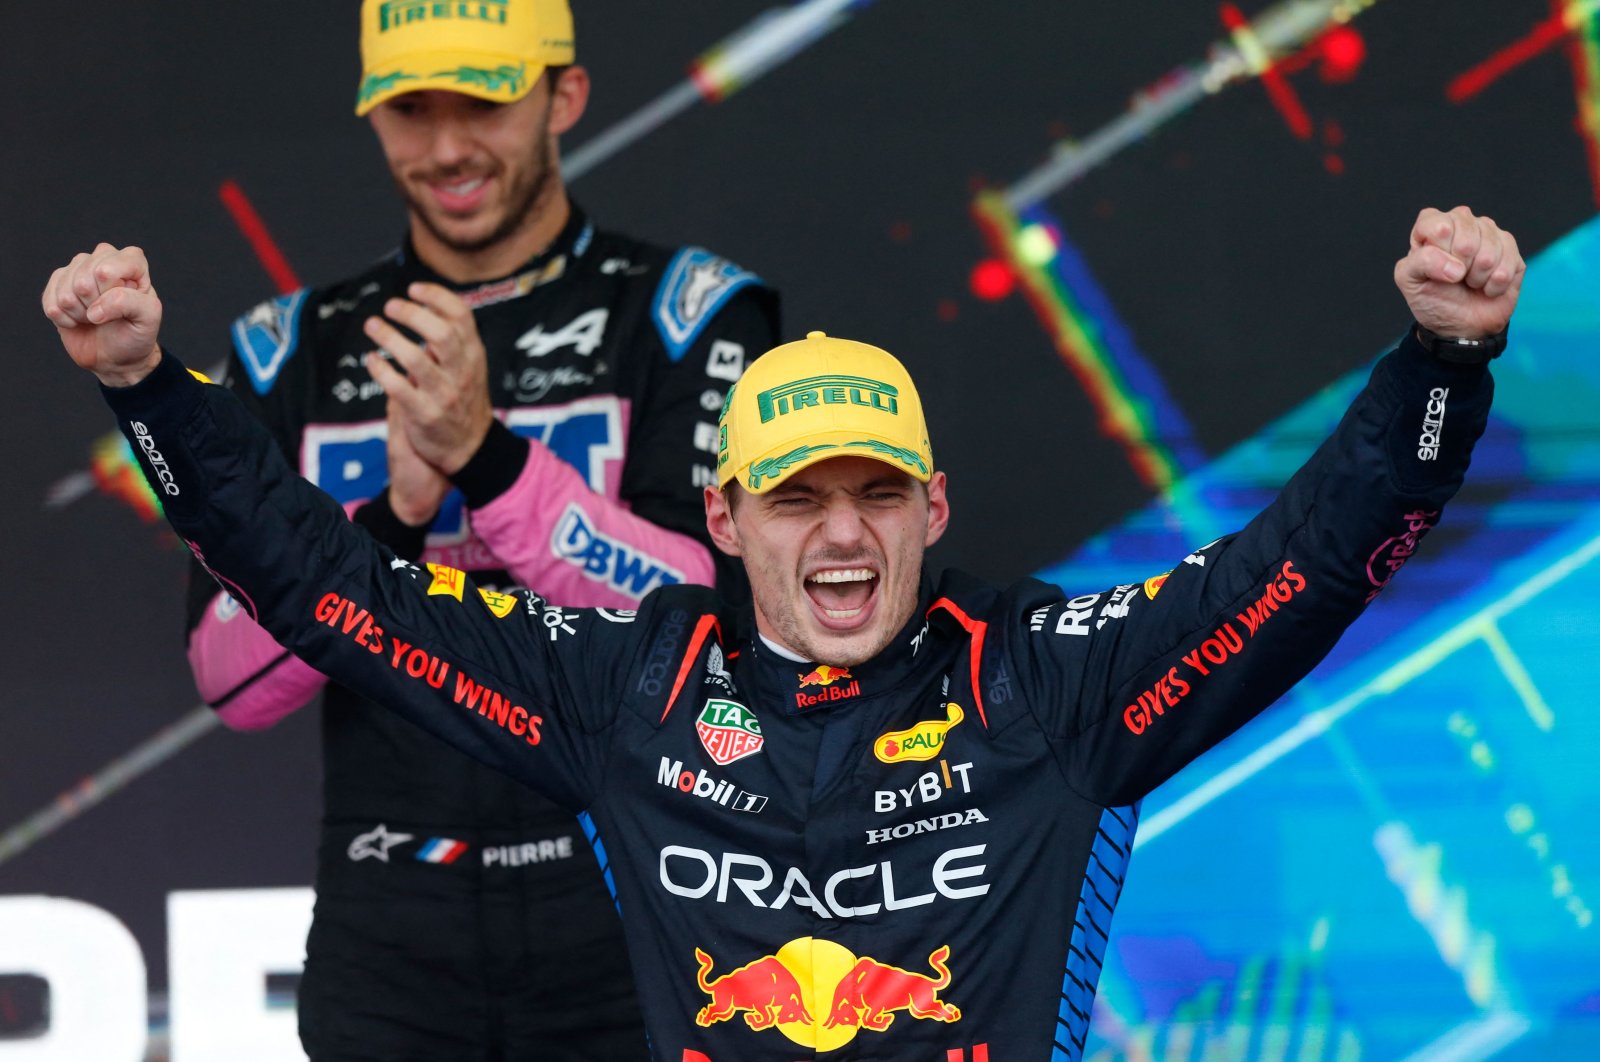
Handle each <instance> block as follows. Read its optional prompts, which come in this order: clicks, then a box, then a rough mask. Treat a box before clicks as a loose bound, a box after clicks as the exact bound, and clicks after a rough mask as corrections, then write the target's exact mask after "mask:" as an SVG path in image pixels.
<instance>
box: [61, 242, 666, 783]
mask: <svg viewBox="0 0 1600 1062" xmlns="http://www.w3.org/2000/svg"><path fill="white" fill-rule="evenodd" d="M44 308H45V313H46V315H47V316H48V317H49V318H50V319H51V321H52V322H53V323H54V324H55V325H56V327H57V329H58V330H59V332H60V334H61V339H62V342H63V345H64V346H65V347H66V348H67V351H68V353H69V354H70V355H71V357H72V359H73V361H74V362H75V363H77V364H78V365H79V366H81V367H83V368H85V369H88V370H90V371H91V372H93V373H94V374H95V375H96V377H98V378H99V379H100V381H101V383H102V385H104V387H105V391H104V394H105V397H106V401H107V403H108V404H109V405H110V406H111V407H112V409H113V410H114V411H115V412H116V413H117V415H118V419H119V422H120V423H121V425H122V428H123V430H124V433H125V434H127V436H128V437H129V439H130V441H131V442H132V444H133V447H134V450H135V452H136V453H138V455H139V458H140V462H141V465H142V467H143V469H144V471H145V473H146V476H147V477H148V478H149V479H150V481H151V483H152V484H153V485H155V487H156V489H157V490H159V491H161V492H162V494H163V501H164V504H165V509H166V513H167V516H168V519H169V520H170V521H171V523H172V525H173V528H174V529H175V530H176V531H177V532H178V534H179V536H180V537H181V538H182V539H183V540H184V541H185V542H186V543H187V544H188V545H189V547H190V550H191V552H193V553H194V555H195V557H196V558H197V560H198V561H199V562H200V563H201V564H203V565H205V566H206V568H207V570H209V571H210V572H211V573H212V574H213V576H215V577H216V578H217V580H218V582H219V583H220V584H221V585H222V586H223V587H224V588H225V589H227V590H228V591H229V592H230V593H231V594H232V595H233V597H234V598H235V599H236V600H237V601H238V602H239V604H240V607H241V608H242V609H243V610H244V611H245V612H246V613H247V614H249V615H250V616H251V617H252V618H254V619H256V620H257V621H258V622H260V623H261V625H262V626H263V627H264V628H265V629H266V631H267V632H268V633H270V634H271V635H272V636H273V637H274V638H275V639H277V640H278V641H279V642H280V643H281V644H283V645H284V646H286V647H287V648H289V649H291V650H292V651H293V652H295V653H296V654H297V655H299V656H300V657H301V658H302V659H304V660H306V661H307V662H308V663H310V664H312V665H314V666H315V667H317V668H318V669H319V670H321V671H323V672H325V673H327V674H328V675H329V676H330V677H333V678H335V679H337V680H338V681H340V682H343V683H345V684H346V685H348V686H350V687H351V688H352V689H355V690H357V691H358V692H360V693H362V694H363V695H365V696H367V697H369V698H371V699H372V700H374V701H377V702H379V703H381V704H384V705H386V706H388V707H390V708H392V709H394V710H396V711H398V712H400V713H401V714H403V715H405V716H406V717H407V718H409V719H411V720H412V721H414V722H416V723H418V724H419V725H421V726H423V727H424V728H426V729H428V730H430V731H432V732H433V733H435V734H436V735H438V736H439V737H441V738H443V739H444V740H446V741H448V742H450V743H451V744H453V745H455V746H457V747H458V748H461V749H462V750H464V751H466V752H468V753H469V754H471V755H473V756H475V757H477V758H479V759H481V760H483V761H484V762H486V763H488V764H490V765H491V766H494V767H496V768H498V769H500V770H503V771H506V772H507V773H510V774H512V775H513V776H515V777H517V778H519V779H520V780H522V781H524V782H526V783H527V784H529V785H530V786H533V787H535V788H537V789H539V790H541V791H542V792H544V793H546V794H547V795H549V796H550V797H552V798H553V799H555V800H557V801H558V802H560V803H563V804H565V805H566V806H568V807H570V808H572V809H574V810H577V809H581V808H582V807H584V806H585V805H586V804H587V802H588V800H589V797H590V795H591V789H590V786H591V782H590V779H592V778H593V777H594V772H595V767H596V764H597V763H598V761H599V759H600V757H601V756H602V755H603V750H602V748H601V745H600V741H601V738H600V737H598V736H597V734H598V733H599V732H601V731H603V729H604V728H605V726H606V725H607V724H608V723H609V721H610V719H609V717H608V715H607V712H608V708H607V707H606V706H607V705H611V704H614V703H615V698H614V697H611V696H609V695H608V694H609V691H610V689H611V687H612V686H613V685H614V684H615V683H616V682H617V681H620V679H621V678H622V675H623V673H625V672H626V671H627V667H626V666H623V667H618V666H617V662H618V661H619V660H623V661H631V660H632V657H633V655H634V650H635V648H636V647H635V646H634V645H633V643H632V640H631V638H630V637H629V634H630V633H631V632H630V625H622V624H611V623H605V622H599V623H595V622H589V620H590V619H591V617H589V616H586V615H585V614H583V613H578V612H563V613H561V617H560V618H561V621H562V622H561V623H559V624H552V623H551V622H550V619H551V614H552V613H551V606H547V605H546V604H545V603H544V602H543V601H542V600H540V599H539V598H537V597H534V596H532V595H529V594H519V595H514V596H513V595H499V594H489V593H479V592H478V591H477V590H476V589H475V588H474V587H473V586H472V584H471V583H470V582H469V581H467V580H466V579H465V578H464V577H463V576H462V575H461V573H459V572H455V571H453V570H451V569H447V568H437V567H431V566H430V567H429V568H426V569H424V568H419V567H417V566H416V565H413V564H410V563H409V562H406V561H405V560H403V559H400V558H397V557H396V556H395V555H394V554H393V553H392V552H390V551H388V550H385V549H382V548H380V547H379V546H377V545H376V544H375V543H374V542H373V540H372V539H371V537H370V536H369V535H368V534H367V533H366V532H365V531H363V530H361V529H360V528H358V527H356V526H355V525H353V524H351V523H350V521H349V520H347V519H346V517H345V514H344V511H343V510H342V509H341V508H340V507H339V505H338V504H337V503H335V502H334V501H333V500H332V499H331V498H329V497H328V496H327V495H325V494H323V493H322V492H321V491H319V490H317V489H316V488H315V487H312V486H311V485H310V484H308V483H306V482H305V481H304V480H302V479H301V478H300V477H299V476H298V475H296V474H294V472H293V471H292V470H290V469H289V467H288V466H287V464H286V463H285V462H284V460H283V458H282V456H281V455H280V454H279V452H278V448H277V446H276V445H275V444H274V443H273V441H272V439H271V437H270V436H269V435H268V434H267V432H266V430H265V429H264V428H262V427H261V426H260V425H259V424H257V423H256V422H255V420H254V419H253V418H252V417H251V416H250V415H249V414H248V413H247V412H246V411H245V410H244V409H243V407H242V406H240V404H239V403H238V401H237V400H236V399H235V398H234V397H233V396H232V395H231V394H229V393H228V392H227V391H226V390H224V389H222V388H219V387H215V386H211V385H208V384H204V383H201V382H200V381H199V380H198V379H197V378H194V377H192V376H191V374H189V373H187V372H185V371H184V370H183V368H182V366H181V365H180V364H179V363H178V362H177V361H176V359H174V358H171V357H170V356H166V355H164V354H163V353H162V351H161V349H160V348H159V346H157V344H156V337H157V332H158V330H159V326H160V320H161V304H160V300H159V298H158V297H157V296H156V293H155V289H154V287H153V286H152V284H151V282H150V274H149V269H148V266H147V264H146V262H145V259H144V255H143V254H142V253H141V252H139V251H138V250H137V249H136V248H128V249H124V250H117V249H116V248H112V247H110V246H109V245H105V244H102V245H100V246H99V247H98V248H97V249H96V251H95V252H94V253H93V254H91V255H80V256H78V257H77V258H75V259H74V260H73V262H72V263H71V264H69V265H68V266H66V267H63V268H62V269H59V270H57V271H56V273H55V274H54V275H53V276H52V277H51V280H50V284H49V286H48V287H47V288H46V290H45V294H44ZM601 661H604V666H602V665H601V663H600V662H601Z"/></svg>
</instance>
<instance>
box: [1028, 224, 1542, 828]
mask: <svg viewBox="0 0 1600 1062" xmlns="http://www.w3.org/2000/svg"><path fill="white" fill-rule="evenodd" d="M1410 244H1411V245H1410V249H1409V251H1408V253H1407V254H1406V256H1405V257H1404V258H1402V259H1401V260H1400V261H1399V262H1398V263H1397V264H1396V266H1395V281H1396V284H1397V286H1398V287H1399V288H1400V290H1401V293H1402V294H1403V295H1404V296H1405V298H1406V302H1407V304H1408V305H1409V306H1410V308H1411V312H1412V314H1413V316H1414V317H1415V318H1416V321H1417V324H1418V325H1420V326H1421V328H1422V329H1424V330H1425V331H1426V333H1428V334H1431V337H1429V338H1431V341H1432V343H1433V346H1434V349H1433V350H1432V351H1430V350H1428V349H1425V347H1424V345H1423V343H1422V342H1421V341H1419V338H1418V333H1417V331H1416V329H1415V328H1413V330H1412V331H1410V332H1409V333H1408V334H1407V336H1406V338H1405V339H1404V340H1403V341H1402V342H1401V344H1400V346H1399V347H1398V349H1396V350H1395V351H1394V352H1393V353H1391V354H1389V355H1388V356H1387V357H1385V358H1384V359H1383V360H1382V361H1381V362H1379V364H1378V366H1377V367H1376V369H1374V371H1373V373H1372V378H1371V380H1370V381H1369V383H1368V385H1367V387H1366V389H1365V390H1364V391H1362V392H1361V394H1360V395H1359V396H1358V397H1357V398H1356V400H1355V402H1354V403H1353V404H1352V406H1351V408H1350V410H1349V411H1348V412H1347V413H1346V414H1345V416H1344V418H1343V419H1342V420H1341V421H1340V423H1339V426H1338V428H1337V429H1336V431H1335V432H1334V434H1333V436H1332V437H1331V438H1330V439H1328V440H1327V441H1326V442H1325V443H1323V445H1322V446H1321V447H1320V448H1319V449H1318V450H1317V451H1316V453H1315V454H1314V455H1313V456H1312V457H1311V459H1310V460H1309V461H1308V462H1307V463H1306V465H1305V466H1304V467H1303V468H1301V469H1300V470H1299V471H1298V472H1297V473H1296V474H1295V475H1294V476H1293V478H1291V479H1290V481H1289V483H1288V484H1287V485H1286V486H1285V487H1284V488H1283V491H1282V492H1281V493H1280V494H1279V496H1278V498H1277V499H1276V500H1275V501H1274V502H1273V503H1272V504H1271V505H1270V506H1268V508H1267V509H1266V510H1265V511H1263V512H1262V513H1261V514H1260V515H1259V516H1257V517H1256V518H1255V519H1254V520H1252V521H1251V522H1250V524H1249V525H1248V526H1246V527H1245V528H1244V529H1243V530H1242V531H1240V532H1239V533H1238V534H1236V535H1230V536H1228V537H1226V538H1223V539H1220V540H1219V541H1217V542H1214V543H1212V544H1210V545H1208V546H1205V547H1203V548H1200V549H1197V550H1195V551H1194V552H1193V553H1191V554H1190V555H1189V556H1187V557H1185V558H1182V559H1181V560H1180V562H1179V563H1178V564H1177V565H1176V566H1175V567H1174V568H1173V569H1172V571H1171V572H1170V573H1168V574H1167V575H1165V576H1158V577H1155V578H1152V579H1150V580H1148V581H1147V582H1145V583H1144V584H1143V585H1135V586H1128V587H1120V588H1118V589H1117V590H1115V591H1107V592H1105V593H1102V594H1097V595H1084V596H1083V597H1080V598H1073V599H1069V600H1066V601H1061V602H1058V603H1056V604H1053V605H1049V606H1044V607H1040V608H1039V609H1038V611H1037V612H1036V613H1035V614H1034V615H1033V616H1031V617H1027V618H1023V619H1022V620H1021V622H1024V623H1026V625H1027V629H1028V630H1029V633H1028V634H1027V635H1026V636H1025V638H1024V639H1023V644H1024V646H1025V647H1024V648H1023V649H1022V650H1021V653H1022V656H1023V659H1022V660H1021V661H1019V664H1020V670H1022V671H1023V673H1024V674H1027V675H1029V676H1030V681H1031V682H1032V683H1033V684H1034V687H1035V689H1036V691H1037V695H1036V697H1035V703H1037V704H1039V705H1041V708H1040V715H1041V723H1042V724H1043V725H1044V726H1045V728H1046V730H1047V732H1048V733H1050V735H1051V737H1052V740H1053V742H1054V744H1055V747H1056V750H1057V755H1058V757H1059V759H1060V761H1061V763H1062V766H1063V769H1064V772H1065V774H1066V776H1067V778H1068V780H1069V782H1070V783H1071V784H1072V785H1073V786H1074V787H1075V788H1077V789H1078V791H1079V792H1080V793H1081V794H1083V795H1084V796H1086V797H1089V798H1091V799H1094V800H1096V801H1099V802H1102V803H1105V804H1108V805H1116V804H1125V803H1130V802H1132V801H1134V800H1137V799H1138V798H1140V797H1141V796H1143V795H1144V794H1145V793H1147V792H1149V790H1150V789H1152V788H1154V787H1155V786H1156V785H1158V784H1159V783H1160V782H1162V781H1164V780H1165V779H1167V778H1168V777H1170V776H1171V775H1172V774H1174V773H1175V772H1177V771H1178V770H1179V769H1180V768H1181V767H1183V766H1184V765H1185V764H1187V763H1188V762H1189V761H1190V760H1192V759H1194V758H1195V757H1196V756H1198V755H1199V754H1200V753H1202V752H1204V751H1205V750H1206V749H1208V748H1210V747H1211V746H1212V745H1215V744H1216V743H1217V742H1219V741H1221V740H1222V739H1223V738H1224V737H1226V736H1227V735H1229V734H1231V733H1232V732H1233V731H1235V730H1237V729H1238V728H1239V727H1240V726H1242V725H1243V724H1244V723H1245V722H1247V721H1248V720H1249V719H1251V718H1252V717H1253V716H1255V715H1256V714H1257V713H1259V712H1260V711H1262V710H1263V709H1264V708H1266V707H1267V706H1268V705H1270V704H1271V703H1272V702H1273V701H1275V700H1277V699H1278V698H1279V697H1280V696H1282V695H1283V693H1284V692H1286V691H1287V690H1288V689H1289V688H1290V687H1291V686H1293V685H1294V684H1295V683H1296V682H1298V681H1299V680H1300V679H1301V678H1302V677H1303V676H1304V675H1305V674H1306V673H1307V672H1309V671H1310V670H1311V669H1312V668H1313V667H1314V666H1315V665H1316V664H1317V663H1318V661H1320V660H1321V659H1322V658H1323V657H1324V656H1325V655H1326V654H1327V652H1328V651H1329V649H1331V648H1332V646H1333V645H1334V643H1335V642H1336V641H1337V640H1338V638H1339V637H1340V636H1341V634H1342V633H1343V632H1344V630H1345V628H1346V627H1348V626H1349V624H1350V623H1351V622H1352V621H1353V620H1354V619H1355V618H1356V617H1357V616H1358V615H1360V613H1361V611H1362V610H1363V609H1364V608H1365V607H1366V605H1367V603H1368V602H1370V601H1371V600H1372V599H1373V597H1375V596H1376V594H1377V592H1378V591H1379V590H1380V589H1381V588H1382V587H1383V586H1384V585H1386V584H1387V582H1388V580H1389V578H1390V576H1391V575H1393V573H1394V570H1395V569H1396V568H1398V567H1399V566H1400V564H1402V563H1403V562H1404V560H1405V558H1406V557H1408V556H1410V554H1411V553H1412V552H1413V551H1414V549H1415V548H1416V545H1417V542H1418V540H1420V539H1421V538H1422V537H1423V536H1424V535H1426V534H1427V532H1428V531H1429V530H1430V529H1431V528H1432V527H1433V526H1434V525H1435V524H1437V523H1438V521H1439V517H1440V513H1441V511H1442V510H1443V508H1444V506H1445V504H1446V502H1448V501H1449V499H1450V498H1451V496H1452V495H1454V494H1455V492H1456V490H1457V489H1458V488H1459V487H1460V485H1461V482H1462V478H1463V476H1464V475H1465V473H1466V470H1467V465H1468V462H1469V460H1470V457H1471V453H1472V447H1473V444H1474V443H1475V442H1476V441H1477V439H1478V437H1479V435H1481V434H1482V432H1483V429H1484V426H1485V424H1486V423H1487V420H1488V414H1489V404H1490V400H1491V398H1492V396H1493V390H1494V387H1493V381H1492V379H1491V378H1490V376H1489V374H1488V372H1487V365H1486V362H1487V349H1488V348H1489V347H1493V346H1494V344H1495V342H1497V341H1503V337H1501V336H1500V334H1501V333H1503V332H1504V331H1505V328H1506V325H1507V323H1508V322H1509V320H1510V317H1511V312H1512V309H1513V308H1514V307H1515V305H1516V300H1517V295H1518V293H1519V291H1520V288H1521V283H1522V273H1523V262H1522V258H1521V256H1520V254H1519V253H1518V252H1517V246H1516V242H1515V241H1514V240H1513V239H1512V238H1511V236H1510V234H1508V233H1505V232H1503V231H1502V230H1500V229H1499V227H1498V226H1496V225H1495V224H1494V222H1492V221H1490V220H1489V219H1487V218H1478V217H1475V216H1473V215H1472V214H1471V213H1470V212H1469V211H1467V210H1466V209H1465V208H1457V209H1456V210H1453V211H1450V212H1449V213H1443V212H1440V211H1437V210H1425V211H1423V212H1422V213H1421V215H1419V217H1418V219H1417V222H1416V224H1415V226H1414V227H1413V229H1412V232H1411V240H1410ZM1452 341H1466V342H1464V343H1463V342H1452ZM1474 343H1482V344H1485V346H1484V347H1474V345H1473V344H1474ZM1451 358H1454V359H1458V360H1450V359H1451ZM1474 361H1477V363H1473V362H1474ZM1174 559H1175V560H1178V558H1174Z"/></svg>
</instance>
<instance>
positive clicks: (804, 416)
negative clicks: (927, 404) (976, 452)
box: [717, 332, 933, 494]
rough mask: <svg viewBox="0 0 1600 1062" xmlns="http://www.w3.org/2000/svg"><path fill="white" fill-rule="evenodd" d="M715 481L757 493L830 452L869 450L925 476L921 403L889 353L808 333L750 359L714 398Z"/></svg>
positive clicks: (929, 453) (929, 464)
mask: <svg viewBox="0 0 1600 1062" xmlns="http://www.w3.org/2000/svg"><path fill="white" fill-rule="evenodd" d="M718 428H719V432H718V435H719V438H718V444H719V448H718V453H717V480H718V483H719V485H720V486H723V487H726V486H727V485H728V482H729V481H730V480H738V481H739V483H740V485H741V486H743V487H744V488H745V490H748V491H749V492H750V493H752V494H765V493H766V492H767V491H769V490H771V489H772V488H773V487H776V486H777V485H778V484H779V483H782V482H783V481H784V480H785V479H787V478H788V477H789V476H792V475H794V474H795V473H796V472H798V471H800V470H801V469H803V468H807V467H809V466H811V465H814V464H816V463H817V462H818V461H826V460H827V459H828V458H830V457H846V456H857V457H871V458H874V459H876V460H879V461H882V462H884V463H885V464H889V465H893V466H894V467H896V468H899V469H901V470H903V471H905V472H908V473H910V474H911V475H912V476H915V477H916V478H917V479H920V480H921V481H922V482H924V483H926V482H927V481H928V479H929V478H930V477H931V476H932V475H933V449H932V448H931V447H930V446H929V445H928V427H927V424H926V423H925V422H924V420H923V417H922V400H921V399H920V398H919V397H918V396H917V388H916V386H915V385H914V384H913V383H912V382H911V374H910V373H908V372H906V367H905V366H904V365H901V364H900V362H899V360H898V359H896V358H895V356H894V355H893V354H890V353H889V352H888V351H887V350H881V349H879V348H878V347H874V346H869V345H867V344H866V343H857V342H855V341H853V340H849V339H834V338H833V337H831V336H828V335H825V334H824V333H822V332H810V333H808V334H807V335H806V337H805V338H804V339H802V340H799V341H797V342H794V343H785V344H783V345H782V346H780V347H774V348H773V349H771V350H769V351H767V352H766V353H765V354H763V355H762V356H761V357H759V358H757V359H756V360H755V361H754V362H753V363H752V364H751V365H750V368H749V369H748V370H746V371H745V374H744V375H743V376H742V377H740V378H739V382H738V383H737V384H735V385H734V387H733V389H732V390H731V391H729V392H728V399H727V401H726V402H724V403H723V404H722V418H721V421H720V423H719V425H718Z"/></svg>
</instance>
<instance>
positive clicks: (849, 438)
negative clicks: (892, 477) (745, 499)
mask: <svg viewBox="0 0 1600 1062" xmlns="http://www.w3.org/2000/svg"><path fill="white" fill-rule="evenodd" d="M791 442H792V443H793V445H784V446H779V447H775V448H774V449H772V450H769V451H767V452H766V453H764V454H762V455H761V456H760V457H758V458H756V459H755V460H754V461H751V462H750V464H749V466H748V467H746V468H743V469H740V470H739V472H738V473H737V474H735V475H734V476H733V478H734V479H736V480H738V482H739V485H740V486H742V487H743V488H744V489H745V490H747V491H749V492H750V493H751V494H765V493H766V492H767V491H769V490H771V489H772V488H774V487H776V486H777V485H778V484H780V483H782V482H783V481H784V480H786V479H788V478H789V477H790V476H792V475H794V474H795V473H796V472H800V471H803V470H804V469H807V468H810V467H811V466H812V465H814V464H817V463H818V462H819V461H827V460H829V459H830V458H834V457H870V458H871V459H873V460H874V461H882V462H883V463H884V464H886V465H888V466H889V467H891V468H894V469H898V470H899V471H901V472H904V473H906V474H907V475H909V476H911V477H912V478H913V479H916V480H920V481H921V482H923V483H926V482H928V480H929V479H931V478H932V477H933V465H932V462H931V461H930V460H929V459H928V456H927V455H926V454H925V453H919V452H917V451H915V450H908V449H906V448H905V447H903V446H899V445H897V444H895V443H892V442H890V441H889V440H887V439H884V438H882V437H880V436H878V435H876V434H874V433H872V432H863V431H821V432H816V433H814V434H811V435H808V436H806V438H805V439H804V440H791Z"/></svg>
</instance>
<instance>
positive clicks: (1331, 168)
mask: <svg viewBox="0 0 1600 1062" xmlns="http://www.w3.org/2000/svg"><path fill="white" fill-rule="evenodd" d="M1322 168H1323V169H1325V170H1327V171H1328V172H1329V173H1331V174H1333V175H1334V176H1335V177H1337V176H1339V174H1341V173H1343V172H1344V159H1342V158H1340V157H1339V156H1338V155H1335V154H1334V153H1333V152H1331V151H1330V152H1328V153H1327V154H1326V155H1324V156H1323V157H1322Z"/></svg>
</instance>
